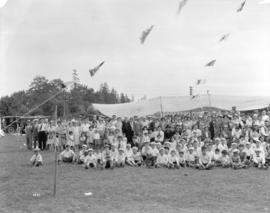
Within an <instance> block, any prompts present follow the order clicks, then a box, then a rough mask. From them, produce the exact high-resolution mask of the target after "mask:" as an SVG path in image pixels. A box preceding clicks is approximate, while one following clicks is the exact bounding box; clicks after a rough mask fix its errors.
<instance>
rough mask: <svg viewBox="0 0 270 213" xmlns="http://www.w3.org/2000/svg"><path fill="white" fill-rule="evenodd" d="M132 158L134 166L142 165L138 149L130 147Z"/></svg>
mask: <svg viewBox="0 0 270 213" xmlns="http://www.w3.org/2000/svg"><path fill="white" fill-rule="evenodd" d="M132 152H133V153H132V158H133V161H134V163H135V165H136V166H141V165H142V155H141V153H140V152H138V147H136V146H134V147H132Z"/></svg>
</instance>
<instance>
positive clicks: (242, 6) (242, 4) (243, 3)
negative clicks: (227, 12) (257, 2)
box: [236, 0, 246, 12]
mask: <svg viewBox="0 0 270 213" xmlns="http://www.w3.org/2000/svg"><path fill="white" fill-rule="evenodd" d="M245 4H246V0H245V1H243V2H242V3H241V5H240V7H239V8H238V9H237V10H236V12H241V11H242V10H243V8H244V6H245Z"/></svg>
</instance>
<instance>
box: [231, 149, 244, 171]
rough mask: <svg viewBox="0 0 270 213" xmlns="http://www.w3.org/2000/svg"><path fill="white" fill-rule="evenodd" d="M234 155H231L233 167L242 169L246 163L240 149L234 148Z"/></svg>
mask: <svg viewBox="0 0 270 213" xmlns="http://www.w3.org/2000/svg"><path fill="white" fill-rule="evenodd" d="M232 153H233V154H232V156H231V164H232V168H233V169H242V168H244V167H245V165H244V164H242V162H241V159H240V156H239V150H238V149H234V150H232Z"/></svg>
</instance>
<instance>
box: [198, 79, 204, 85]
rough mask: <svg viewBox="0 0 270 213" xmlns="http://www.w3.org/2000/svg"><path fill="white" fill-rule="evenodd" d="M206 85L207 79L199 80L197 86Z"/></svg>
mask: <svg viewBox="0 0 270 213" xmlns="http://www.w3.org/2000/svg"><path fill="white" fill-rule="evenodd" d="M205 83H206V79H198V80H197V82H196V84H197V85H200V84H205Z"/></svg>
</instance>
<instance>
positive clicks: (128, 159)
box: [125, 144, 136, 166]
mask: <svg viewBox="0 0 270 213" xmlns="http://www.w3.org/2000/svg"><path fill="white" fill-rule="evenodd" d="M125 154H126V164H127V165H129V166H136V164H135V162H134V160H133V151H132V149H131V145H130V144H127V147H126V152H125Z"/></svg>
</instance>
